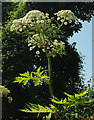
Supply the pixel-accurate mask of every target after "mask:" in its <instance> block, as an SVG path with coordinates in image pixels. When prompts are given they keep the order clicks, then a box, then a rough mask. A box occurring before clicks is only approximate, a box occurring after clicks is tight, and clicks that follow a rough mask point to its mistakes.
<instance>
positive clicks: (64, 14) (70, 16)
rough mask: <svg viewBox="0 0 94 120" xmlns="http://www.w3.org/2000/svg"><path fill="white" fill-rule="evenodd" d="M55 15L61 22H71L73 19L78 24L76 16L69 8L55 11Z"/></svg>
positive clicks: (65, 23)
mask: <svg viewBox="0 0 94 120" xmlns="http://www.w3.org/2000/svg"><path fill="white" fill-rule="evenodd" d="M54 15H57V21H61V23H62V24H64V25H67V24H68V22H69V23H72V21H75V24H78V23H79V22H78V18H77V17H76V16H75V15H74V13H73V12H72V11H71V10H61V11H58V12H57V13H55V14H54Z"/></svg>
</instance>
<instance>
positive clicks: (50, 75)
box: [48, 57, 53, 97]
mask: <svg viewBox="0 0 94 120" xmlns="http://www.w3.org/2000/svg"><path fill="white" fill-rule="evenodd" d="M48 73H49V78H50V83H49V91H50V95H51V97H53V89H52V68H51V59H50V57H48Z"/></svg>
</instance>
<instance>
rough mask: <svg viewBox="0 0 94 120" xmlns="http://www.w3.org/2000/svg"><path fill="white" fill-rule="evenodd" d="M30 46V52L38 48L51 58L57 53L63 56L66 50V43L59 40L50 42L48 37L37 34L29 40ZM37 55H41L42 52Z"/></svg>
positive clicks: (37, 52)
mask: <svg viewBox="0 0 94 120" xmlns="http://www.w3.org/2000/svg"><path fill="white" fill-rule="evenodd" d="M28 46H29V47H30V51H31V50H33V49H34V48H35V47H36V46H38V48H41V49H42V51H43V52H46V51H47V53H48V54H49V55H50V56H55V55H56V53H58V54H60V55H62V51H63V50H64V49H65V43H64V42H62V41H59V40H56V39H55V40H54V41H49V40H48V37H47V36H45V35H42V34H35V35H33V36H32V37H31V38H28ZM36 54H40V51H39V50H38V51H36Z"/></svg>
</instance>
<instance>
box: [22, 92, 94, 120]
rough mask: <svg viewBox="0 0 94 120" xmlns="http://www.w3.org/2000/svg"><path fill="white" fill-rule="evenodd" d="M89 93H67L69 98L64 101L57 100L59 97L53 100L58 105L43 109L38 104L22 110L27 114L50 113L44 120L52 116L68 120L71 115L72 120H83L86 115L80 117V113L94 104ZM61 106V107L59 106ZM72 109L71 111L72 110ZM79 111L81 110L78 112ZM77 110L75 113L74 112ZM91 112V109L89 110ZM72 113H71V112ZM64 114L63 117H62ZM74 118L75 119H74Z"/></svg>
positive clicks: (28, 105) (29, 105)
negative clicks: (80, 119) (81, 119)
mask: <svg viewBox="0 0 94 120" xmlns="http://www.w3.org/2000/svg"><path fill="white" fill-rule="evenodd" d="M87 93H88V92H87V91H84V92H82V93H80V94H75V95H70V94H68V93H66V92H65V94H66V95H67V98H65V99H64V100H63V99H61V100H60V101H59V99H57V97H54V96H53V98H52V99H51V101H52V102H53V103H55V104H56V105H53V104H50V107H47V106H45V107H43V106H41V105H39V104H38V105H36V104H31V103H30V104H27V108H26V107H25V109H22V110H21V111H23V112H27V113H38V115H39V114H40V113H49V114H48V115H46V116H44V117H43V119H44V118H45V119H46V120H48V118H49V119H51V116H52V114H57V116H59V118H58V119H60V120H63V119H64V118H67V119H68V117H69V116H70V115H71V119H72V120H74V119H77V120H78V119H79V118H83V117H84V115H82V116H81V115H80V114H79V111H81V108H83V107H84V106H85V105H87V104H88V105H90V104H92V103H94V98H93V99H88V97H89V96H87ZM59 104H60V107H61V109H60V107H59V106H58V105H59ZM79 106H80V107H79ZM70 108H71V109H70ZM78 109H79V110H78ZM73 110H75V112H73ZM88 110H89V109H88ZM70 111H71V112H70ZM86 111H87V109H84V112H86ZM60 114H62V116H60ZM73 116H74V118H73Z"/></svg>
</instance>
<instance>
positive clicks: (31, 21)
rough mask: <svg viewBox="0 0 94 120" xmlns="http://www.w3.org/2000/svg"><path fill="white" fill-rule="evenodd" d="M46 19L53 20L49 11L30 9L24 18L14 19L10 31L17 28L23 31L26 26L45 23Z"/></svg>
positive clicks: (47, 20)
mask: <svg viewBox="0 0 94 120" xmlns="http://www.w3.org/2000/svg"><path fill="white" fill-rule="evenodd" d="M45 20H46V22H51V20H50V19H49V14H48V13H46V14H44V13H43V12H40V11H39V10H32V11H29V12H28V13H27V14H26V15H25V16H24V17H23V18H20V19H16V20H14V21H13V24H12V26H11V28H10V31H14V30H16V31H19V32H22V31H23V30H24V29H26V26H28V27H32V26H34V25H35V24H40V23H42V24H43V23H44V22H45Z"/></svg>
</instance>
